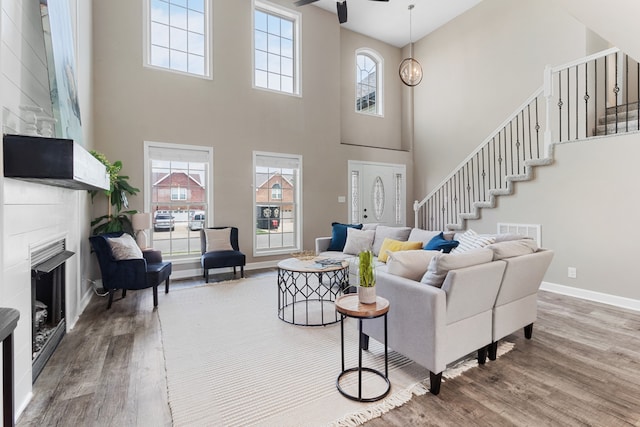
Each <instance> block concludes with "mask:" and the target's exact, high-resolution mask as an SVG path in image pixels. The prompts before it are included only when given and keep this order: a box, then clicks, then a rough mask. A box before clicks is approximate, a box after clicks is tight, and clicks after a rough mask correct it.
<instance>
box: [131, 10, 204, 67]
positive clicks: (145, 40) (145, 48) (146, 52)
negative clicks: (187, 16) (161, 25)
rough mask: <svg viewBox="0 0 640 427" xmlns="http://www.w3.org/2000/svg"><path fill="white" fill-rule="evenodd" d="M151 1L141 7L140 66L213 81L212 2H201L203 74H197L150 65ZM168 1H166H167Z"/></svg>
mask: <svg viewBox="0 0 640 427" xmlns="http://www.w3.org/2000/svg"><path fill="white" fill-rule="evenodd" d="M151 1H152V0H144V6H143V13H142V15H143V18H142V19H143V37H142V52H143V57H142V65H143V66H144V67H145V68H150V69H154V70H160V71H166V72H170V73H175V74H181V75H183V76H190V77H196V78H201V79H205V80H213V54H212V46H213V29H212V22H213V19H212V14H213V4H212V3H213V0H203V2H204V27H205V28H204V43H205V46H204V68H205V69H204V74H197V73H193V72H189V71H182V70H176V69H173V68H169V67H162V66H159V65H154V64H152V63H151ZM167 1H168V0H167Z"/></svg>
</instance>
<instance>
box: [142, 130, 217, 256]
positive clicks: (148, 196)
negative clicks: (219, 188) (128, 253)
mask: <svg viewBox="0 0 640 427" xmlns="http://www.w3.org/2000/svg"><path fill="white" fill-rule="evenodd" d="M143 146H144V168H143V170H144V178H143V181H144V186H143V188H144V211H145V212H151V215H152V217H153V209H152V185H153V182H151V160H152V157H151V155H150V150H152V149H166V150H167V151H168V150H178V151H179V150H185V151H188V150H190V151H197V152H199V153H200V152H202V154H205V155H204V156H202V155H200V157H199V160H198V162H202V163H207V164H208V173H207V177H206V182H205V197H206V201H205V205H206V208H207V209H206V212H205V224H204V227H205V228H206V227H211V226H212V225H211V224H214V221H213V219H214V218H213V215H214V209H213V208H214V201H213V184H214V179H213V168H214V163H213V155H214V152H213V147H208V146H203V145H188V144H175V143H167V142H156V141H144V144H143ZM172 201H174V200H172ZM176 201H179V200H176ZM187 224H188V220H187ZM152 229H153V227H152ZM153 237H154V234H153V232H152V233H151V237H150V244H151V246H153ZM198 239H199V235H198ZM198 248H199V247H198ZM163 257H164V258H167V259H169V260H172V261H174V262H175V261H178V262H192V261H194V260H199V259H200V253H198V254H189V255H184V256H174V255H171V254H163Z"/></svg>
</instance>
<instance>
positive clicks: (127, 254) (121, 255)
mask: <svg viewBox="0 0 640 427" xmlns="http://www.w3.org/2000/svg"><path fill="white" fill-rule="evenodd" d="M107 242H108V243H109V246H110V247H111V253H112V254H113V257H114V258H115V259H116V260H118V261H120V260H123V259H140V258H142V251H141V250H140V248H139V247H138V244H137V243H136V241H135V240H133V237H131V235H130V234H126V233H125V234H123V235H122V236H120V237H107Z"/></svg>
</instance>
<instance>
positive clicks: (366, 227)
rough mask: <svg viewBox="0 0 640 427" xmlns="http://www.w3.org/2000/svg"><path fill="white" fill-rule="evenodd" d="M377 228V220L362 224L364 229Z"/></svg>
mask: <svg viewBox="0 0 640 427" xmlns="http://www.w3.org/2000/svg"><path fill="white" fill-rule="evenodd" d="M376 228H378V223H377V222H370V223H368V224H362V229H363V230H375V229H376Z"/></svg>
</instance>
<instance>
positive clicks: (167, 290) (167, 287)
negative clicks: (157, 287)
mask: <svg viewBox="0 0 640 427" xmlns="http://www.w3.org/2000/svg"><path fill="white" fill-rule="evenodd" d="M164 293H165V294H168V293H169V278H168V277H167V280H166V281H165V282H164Z"/></svg>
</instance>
